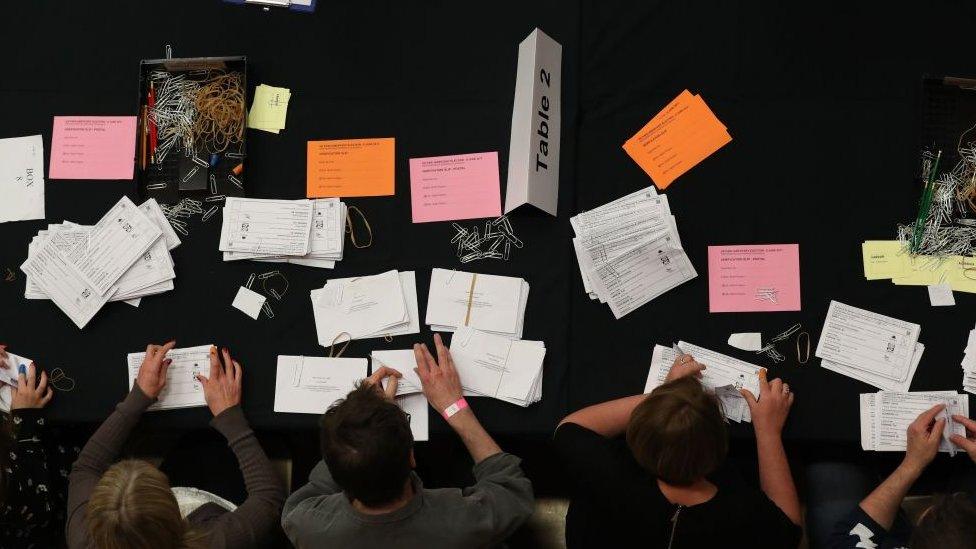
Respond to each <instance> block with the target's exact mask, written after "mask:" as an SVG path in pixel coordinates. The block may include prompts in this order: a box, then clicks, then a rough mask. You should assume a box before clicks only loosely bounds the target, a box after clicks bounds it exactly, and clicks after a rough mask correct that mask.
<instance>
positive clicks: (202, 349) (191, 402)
mask: <svg viewBox="0 0 976 549" xmlns="http://www.w3.org/2000/svg"><path fill="white" fill-rule="evenodd" d="M211 348H213V345H201V346H199V347H187V348H185V349H171V350H170V351H169V352H168V353H166V358H168V359H169V360H172V361H173V362H172V363H171V364H170V365H169V368H168V369H167V370H166V386H165V387H163V390H162V391H160V393H159V397H158V398H157V399H156V402H155V403H153V405H152V406H150V407H149V408H148V410H149V411H155V410H171V409H174V408H192V407H194V406H206V405H207V401H206V399H204V397H203V385H201V384H200V382H199V381H197V375H198V374H199V375H202V376H203V377H206V378H209V377H210V349H211ZM145 358H146V353H144V352H143V353H129V356H128V363H129V389H130V390H131V389H132V385H133V384H134V383H135V382H136V378H137V377H139V366H141V365H142V361H143V360H144V359H145Z"/></svg>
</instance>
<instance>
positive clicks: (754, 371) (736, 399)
mask: <svg viewBox="0 0 976 549" xmlns="http://www.w3.org/2000/svg"><path fill="white" fill-rule="evenodd" d="M678 348H679V349H681V350H682V351H683V352H684V353H686V354H689V355H691V356H692V357H694V359H695V360H696V361H697V362H699V363H701V364H704V365H705V370H704V371H703V372H702V378H701V382H702V385H703V386H704V387H706V388H707V389H710V390H711V391H713V392H714V393H715V394H716V396H717V397H718V398H719V402H721V404H722V409H723V411H724V413H725V417H727V418H728V419H730V420H732V421H735V422H737V423H738V422H742V421H749V422H751V421H752V415H751V414H750V412H749V404H748V403H747V402H746V399H745V398H744V397H743V396H742V394H741V393H739V390H740V389H748V390H749V391H750V392H752V394H753V395H756V396H757V397H758V396H759V374H760V373H761V372H762V371H763V370H764V369H765V368H762V367H761V366H756V365H755V364H750V363H748V362H745V361H743V360H739V359H737V358H733V357H730V356H727V355H723V354H721V353H716V352H715V351H711V350H709V349H705V348H704V347H699V346H697V345H692V344H690V343H686V342H684V341H680V342H678ZM677 357H678V352H677V351H675V350H674V348H672V347H665V346H663V345H655V346H654V352H653V354H652V355H651V368H650V370H649V371H648V373H647V382H646V383H645V384H644V392H645V393H649V392H651V391H653V390H654V389H655V388H656V387H657V386H659V385H661V384H663V383H664V382H665V381H666V380H667V377H668V372H670V371H671V366H672V365H673V364H674V361H675V359H676V358H677Z"/></svg>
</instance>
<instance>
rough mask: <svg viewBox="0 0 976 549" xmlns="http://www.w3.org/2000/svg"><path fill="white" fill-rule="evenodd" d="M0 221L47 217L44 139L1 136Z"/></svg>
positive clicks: (35, 136)
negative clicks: (45, 205)
mask: <svg viewBox="0 0 976 549" xmlns="http://www.w3.org/2000/svg"><path fill="white" fill-rule="evenodd" d="M0 197H2V199H0V223H4V222H7V221H24V220H28V219H44V141H43V140H42V139H41V136H39V135H32V136H29V137H10V138H7V139H0Z"/></svg>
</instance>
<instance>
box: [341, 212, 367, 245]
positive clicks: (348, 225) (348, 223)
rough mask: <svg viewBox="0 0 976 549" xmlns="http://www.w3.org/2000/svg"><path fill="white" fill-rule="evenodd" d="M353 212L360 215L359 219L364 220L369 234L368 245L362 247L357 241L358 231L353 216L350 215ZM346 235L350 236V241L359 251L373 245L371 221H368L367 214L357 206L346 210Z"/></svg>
mask: <svg viewBox="0 0 976 549" xmlns="http://www.w3.org/2000/svg"><path fill="white" fill-rule="evenodd" d="M353 211H355V212H356V213H358V214H359V217H360V218H361V219H362V220H363V225H364V226H365V227H366V232H368V233H369V242H367V243H366V244H363V245H360V244H359V242H357V241H356V231H355V229H354V228H353V224H352V216H350V215H349V214H350V213H352V212H353ZM346 234H348V235H349V240H351V241H352V245H353V247H355V248H357V249H360V250H361V249H363V248H369V247H370V246H372V245H373V228H372V227H370V226H369V220H367V219H366V214H364V213H363V211H362V210H360V209H359V208H357V207H355V206H349V207H348V208H346Z"/></svg>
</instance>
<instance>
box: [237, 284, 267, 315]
mask: <svg viewBox="0 0 976 549" xmlns="http://www.w3.org/2000/svg"><path fill="white" fill-rule="evenodd" d="M267 300H268V298H266V297H264V296H263V295H261V294H259V293H257V292H255V291H253V290H250V289H248V288H245V287H244V286H241V289H239V290H237V296H236V297H235V298H234V303H232V305H233V306H234V308H235V309H237V310H239V311H241V312H243V313H244V314H246V315H247V316H249V317H251V318H253V319H254V320H257V319H258V316H259V315H260V314H261V307H264V302H265V301H267Z"/></svg>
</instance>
